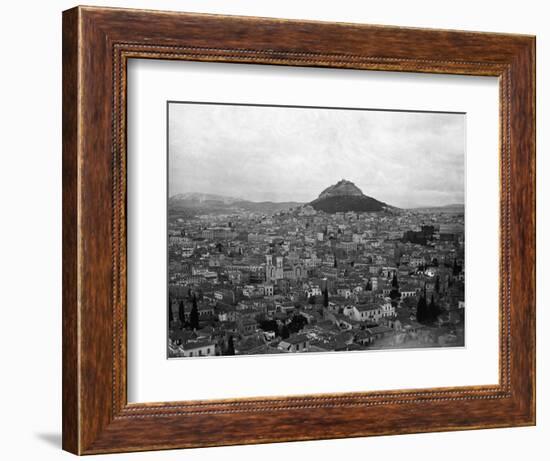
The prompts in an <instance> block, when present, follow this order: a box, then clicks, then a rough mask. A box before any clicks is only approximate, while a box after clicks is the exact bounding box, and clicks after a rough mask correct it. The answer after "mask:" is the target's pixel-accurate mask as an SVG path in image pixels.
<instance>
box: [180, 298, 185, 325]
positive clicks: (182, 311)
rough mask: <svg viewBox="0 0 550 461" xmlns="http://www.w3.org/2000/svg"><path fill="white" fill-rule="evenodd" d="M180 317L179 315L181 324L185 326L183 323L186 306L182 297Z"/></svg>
mask: <svg viewBox="0 0 550 461" xmlns="http://www.w3.org/2000/svg"><path fill="white" fill-rule="evenodd" d="M178 317H179V320H180V323H181V326H182V328H183V324H184V323H185V306H184V304H183V299H180V302H179V306H178Z"/></svg>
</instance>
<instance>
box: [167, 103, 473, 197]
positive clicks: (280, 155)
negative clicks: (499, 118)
mask: <svg viewBox="0 0 550 461" xmlns="http://www.w3.org/2000/svg"><path fill="white" fill-rule="evenodd" d="M464 124H465V116H464V115H462V114H440V113H418V112H386V111H372V110H345V109H344V110H340V109H316V108H286V107H254V106H228V105H209V104H181V103H178V104H176V103H170V105H169V195H170V196H172V195H174V194H177V193H182V192H201V193H212V194H219V195H225V196H230V197H236V198H243V199H246V200H252V201H264V200H271V201H298V202H308V201H311V200H313V199H315V198H317V196H318V195H319V193H320V192H321V191H322V190H323V189H325V188H326V187H328V186H330V185H331V184H334V183H336V182H337V181H339V180H340V179H347V180H349V181H352V182H353V183H355V185H356V186H358V187H359V188H360V189H361V190H362V191H363V193H364V194H366V195H369V196H371V197H374V198H376V199H378V200H381V201H383V202H386V203H388V204H390V205H394V206H397V207H403V208H406V207H417V206H432V205H446V204H451V203H464V149H465V139H464V129H465V128H464Z"/></svg>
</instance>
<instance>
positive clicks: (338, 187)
mask: <svg viewBox="0 0 550 461" xmlns="http://www.w3.org/2000/svg"><path fill="white" fill-rule="evenodd" d="M341 196H346V197H363V196H364V194H363V192H362V191H361V189H359V188H358V187H357V186H356V185H355V184H353V183H352V182H351V181H348V180H347V179H341V180H340V181H338V182H337V183H336V184H333V185H332V186H329V187H327V188H326V189H325V190H324V191H323V192H321V193H320V194H319V199H322V198H326V197H341Z"/></svg>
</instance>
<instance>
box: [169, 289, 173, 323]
mask: <svg viewBox="0 0 550 461" xmlns="http://www.w3.org/2000/svg"><path fill="white" fill-rule="evenodd" d="M173 321H174V313H173V312H172V298H171V297H170V296H168V325H171V324H172V322H173Z"/></svg>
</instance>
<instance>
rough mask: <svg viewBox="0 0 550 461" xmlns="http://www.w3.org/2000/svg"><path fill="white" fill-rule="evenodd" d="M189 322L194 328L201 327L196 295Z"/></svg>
mask: <svg viewBox="0 0 550 461" xmlns="http://www.w3.org/2000/svg"><path fill="white" fill-rule="evenodd" d="M189 324H190V325H191V329H192V330H197V329H198V328H199V309H198V307H197V296H196V295H193V307H192V308H191V312H190V313H189Z"/></svg>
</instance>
